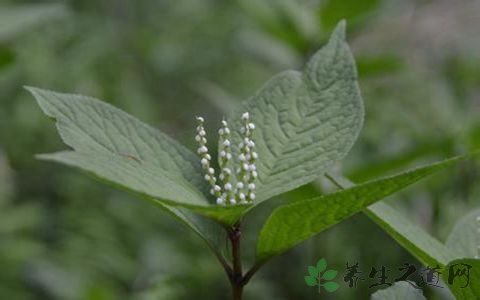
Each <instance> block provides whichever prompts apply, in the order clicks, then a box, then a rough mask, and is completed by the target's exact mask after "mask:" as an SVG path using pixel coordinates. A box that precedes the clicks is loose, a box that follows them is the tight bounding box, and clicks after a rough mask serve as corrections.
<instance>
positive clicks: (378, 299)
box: [370, 281, 426, 300]
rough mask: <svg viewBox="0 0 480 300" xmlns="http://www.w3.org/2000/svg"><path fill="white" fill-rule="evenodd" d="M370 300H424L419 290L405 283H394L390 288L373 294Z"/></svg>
mask: <svg viewBox="0 0 480 300" xmlns="http://www.w3.org/2000/svg"><path fill="white" fill-rule="evenodd" d="M370 299H372V300H405V299H408V300H425V299H426V298H425V297H424V296H423V294H422V290H421V289H416V288H414V287H413V286H412V285H411V284H409V283H408V282H405V281H400V282H395V283H394V284H393V285H392V286H391V287H389V288H386V289H383V290H378V291H376V292H375V293H373V295H372V297H371V298H370Z"/></svg>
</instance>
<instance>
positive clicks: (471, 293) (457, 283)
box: [442, 258, 480, 299]
mask: <svg viewBox="0 0 480 300" xmlns="http://www.w3.org/2000/svg"><path fill="white" fill-rule="evenodd" d="M461 264H467V265H470V266H471V268H470V272H469V274H470V282H469V284H468V286H466V287H464V286H465V285H466V278H465V277H456V278H454V279H453V281H452V282H449V276H450V275H452V274H451V273H453V274H455V273H456V272H457V269H458V271H459V272H461V271H462V269H461V268H460V267H461ZM456 265H457V266H456ZM459 268H460V269H459ZM442 276H443V280H444V282H445V283H446V284H447V286H448V288H449V289H450V291H451V292H452V293H453V294H454V295H455V297H456V298H457V299H480V284H478V283H479V282H480V260H478V259H472V258H464V259H457V260H453V261H451V262H449V263H448V265H447V266H446V268H445V269H444V272H443V274H442ZM452 277H453V275H452Z"/></svg>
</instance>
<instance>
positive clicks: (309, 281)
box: [305, 276, 318, 286]
mask: <svg viewBox="0 0 480 300" xmlns="http://www.w3.org/2000/svg"><path fill="white" fill-rule="evenodd" d="M305 282H306V283H307V284H308V285H309V286H316V285H318V282H317V279H316V278H315V277H312V276H305Z"/></svg>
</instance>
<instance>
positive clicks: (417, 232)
mask: <svg viewBox="0 0 480 300" xmlns="http://www.w3.org/2000/svg"><path fill="white" fill-rule="evenodd" d="M329 177H330V178H332V179H333V180H334V181H335V183H336V184H337V185H339V186H340V187H342V188H346V187H352V186H354V184H353V183H352V182H350V181H349V180H348V179H347V178H344V177H341V176H333V175H331V174H329ZM364 212H365V213H366V215H367V216H368V217H369V218H370V219H372V220H373V221H374V222H375V223H377V225H379V226H380V227H381V228H382V229H383V230H385V231H386V232H387V233H388V234H389V235H390V236H391V237H392V238H394V239H395V240H396V241H397V242H398V243H399V244H400V245H401V246H402V247H404V248H405V249H406V250H407V251H409V252H410V253H411V254H412V255H413V256H415V257H416V258H417V259H418V260H419V261H421V262H422V263H424V264H425V265H437V264H438V265H441V266H445V264H446V263H447V262H448V261H450V260H451V259H453V258H454V255H453V253H452V251H450V250H449V249H448V248H447V247H445V245H443V244H442V243H440V242H439V241H438V240H437V239H435V238H434V237H432V236H431V235H430V234H428V233H427V232H426V231H425V230H423V229H422V228H420V227H418V226H417V225H415V224H413V223H412V222H411V221H410V220H408V219H407V218H405V217H404V216H402V215H401V214H400V213H398V212H397V211H396V210H395V209H393V208H392V207H390V206H389V205H388V204H386V203H383V202H379V203H375V204H373V205H370V206H369V207H367V209H366V210H365V211H364Z"/></svg>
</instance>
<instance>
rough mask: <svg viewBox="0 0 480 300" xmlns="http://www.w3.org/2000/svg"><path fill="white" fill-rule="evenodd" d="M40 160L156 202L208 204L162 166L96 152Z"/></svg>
mask: <svg viewBox="0 0 480 300" xmlns="http://www.w3.org/2000/svg"><path fill="white" fill-rule="evenodd" d="M37 157H38V158H40V159H44V160H50V161H56V162H60V163H63V164H66V165H69V166H72V167H78V168H81V169H84V170H87V171H89V172H91V173H93V174H94V175H95V176H98V177H99V178H105V179H107V180H109V181H111V182H113V183H115V184H116V185H119V186H120V187H125V188H127V189H128V190H132V191H136V192H138V193H141V194H144V195H146V196H150V197H153V198H159V199H162V200H168V201H175V202H181V203H185V204H204V203H207V200H206V199H205V197H204V196H203V194H202V193H200V192H199V191H198V190H196V189H195V187H194V186H192V185H191V184H189V183H188V182H187V181H186V180H183V179H182V178H180V177H175V176H172V175H171V173H167V172H166V171H165V170H162V169H161V168H159V167H158V166H155V165H153V164H147V163H145V162H143V161H137V160H134V159H131V158H129V157H128V156H121V155H115V154H113V153H112V154H108V153H102V152H96V151H91V152H77V151H64V152H57V153H53V154H42V155H38V156H37ZM172 204H174V203H172Z"/></svg>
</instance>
